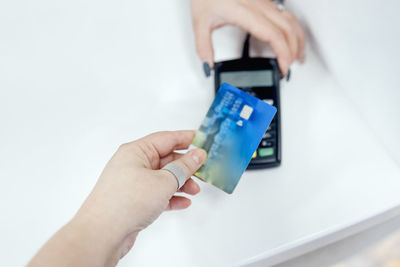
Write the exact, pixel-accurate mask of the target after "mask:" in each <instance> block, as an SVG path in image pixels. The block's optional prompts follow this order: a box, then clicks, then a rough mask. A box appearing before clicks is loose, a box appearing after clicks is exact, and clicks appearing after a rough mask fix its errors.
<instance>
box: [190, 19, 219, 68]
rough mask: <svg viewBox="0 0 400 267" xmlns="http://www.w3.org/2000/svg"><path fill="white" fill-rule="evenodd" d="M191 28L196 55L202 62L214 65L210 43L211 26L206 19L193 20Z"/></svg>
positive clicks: (211, 66)
mask: <svg viewBox="0 0 400 267" xmlns="http://www.w3.org/2000/svg"><path fill="white" fill-rule="evenodd" d="M193 30H194V36H195V42H196V50H197V55H198V56H199V58H200V60H201V61H202V62H203V63H206V62H207V63H208V64H209V66H210V68H213V66H214V49H213V45H212V30H213V29H212V27H211V24H210V23H208V22H207V21H206V20H204V19H203V20H201V19H200V20H197V21H194V22H193Z"/></svg>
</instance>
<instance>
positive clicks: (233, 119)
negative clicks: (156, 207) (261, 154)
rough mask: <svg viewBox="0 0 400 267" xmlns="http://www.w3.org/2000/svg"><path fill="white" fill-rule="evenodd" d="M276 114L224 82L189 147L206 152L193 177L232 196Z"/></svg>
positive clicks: (267, 105) (265, 104)
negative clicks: (205, 156) (204, 159)
mask: <svg viewBox="0 0 400 267" xmlns="http://www.w3.org/2000/svg"><path fill="white" fill-rule="evenodd" d="M275 114H276V108H275V107H274V106H271V105H269V104H267V103H265V102H264V101H262V100H260V99H258V98H256V97H254V96H252V95H249V94H248V93H246V92H244V91H242V90H239V89H238V88H236V87H234V86H232V85H230V84H227V83H223V84H222V85H221V87H220V88H219V90H218V92H217V95H216V96H215V99H214V101H213V103H212V104H211V107H210V109H209V110H208V112H207V115H206V117H205V119H204V120H203V122H202V124H201V126H200V128H199V129H198V131H197V132H196V135H195V137H194V139H193V142H192V145H193V146H195V147H198V148H202V149H204V150H205V151H206V152H207V160H206V162H205V163H204V165H203V166H202V167H201V168H200V169H199V170H198V171H197V172H196V173H195V176H197V177H199V178H201V179H203V180H204V181H206V182H208V183H210V184H213V185H215V186H217V187H219V188H220V189H222V190H224V191H225V192H227V193H229V194H230V193H232V192H233V190H234V189H235V187H236V185H237V183H238V182H239V180H240V177H241V176H242V174H243V172H244V171H245V170H246V168H247V165H248V164H249V162H250V160H251V158H252V156H253V154H254V152H255V151H256V149H257V147H258V145H259V144H260V142H261V139H262V137H263V135H264V133H265V132H266V130H267V128H268V126H269V124H270V123H271V121H272V119H273V118H274V116H275Z"/></svg>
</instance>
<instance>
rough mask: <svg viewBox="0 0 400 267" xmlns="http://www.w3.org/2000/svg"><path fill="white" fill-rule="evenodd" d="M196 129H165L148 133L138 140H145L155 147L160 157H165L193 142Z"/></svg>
mask: <svg viewBox="0 0 400 267" xmlns="http://www.w3.org/2000/svg"><path fill="white" fill-rule="evenodd" d="M195 133H196V132H195V131H194V130H181V131H163V132H156V133H152V134H150V135H147V136H145V137H143V138H141V139H139V140H138V141H139V142H140V141H144V142H146V143H148V144H150V145H151V146H152V147H154V148H155V149H156V150H157V152H158V155H159V156H160V157H165V156H166V155H168V154H170V153H171V152H173V151H174V150H179V149H186V148H188V147H189V145H190V144H191V143H192V140H193V138H194V135H195Z"/></svg>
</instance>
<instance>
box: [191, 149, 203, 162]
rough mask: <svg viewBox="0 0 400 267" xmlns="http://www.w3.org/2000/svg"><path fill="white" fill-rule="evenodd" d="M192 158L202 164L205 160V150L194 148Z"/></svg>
mask: <svg viewBox="0 0 400 267" xmlns="http://www.w3.org/2000/svg"><path fill="white" fill-rule="evenodd" d="M190 153H191V156H192V159H193V160H194V162H196V163H197V164H201V163H202V162H203V155H204V152H203V151H202V150H201V149H194V150H191V151H190Z"/></svg>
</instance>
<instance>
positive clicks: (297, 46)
mask: <svg viewBox="0 0 400 267" xmlns="http://www.w3.org/2000/svg"><path fill="white" fill-rule="evenodd" d="M192 19H193V28H194V33H195V39H196V49H197V53H198V55H199V57H200V59H201V60H202V61H203V62H205V63H208V64H209V66H210V67H211V68H212V67H213V65H214V52H213V45H212V40H211V34H212V32H213V30H215V29H217V28H220V27H222V26H225V25H228V24H229V25H234V26H237V27H239V28H241V29H243V30H245V31H247V32H249V33H250V34H252V35H253V36H254V37H256V38H258V39H259V40H261V41H264V42H266V43H269V44H270V46H271V48H272V49H273V51H274V52H275V54H276V56H277V58H278V62H279V67H280V69H281V72H282V73H283V74H284V75H286V74H287V71H288V69H289V66H290V65H291V64H292V63H293V61H295V60H300V61H303V60H304V54H303V51H304V32H303V30H302V28H301V26H300V24H299V23H298V21H297V20H296V17H295V16H294V15H293V14H292V13H290V12H289V11H287V10H279V8H278V7H277V5H276V4H275V3H273V2H272V1H270V0H192ZM206 69H207V66H206V67H205V72H207V70H206ZM206 75H207V76H208V75H209V74H208V73H206Z"/></svg>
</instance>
